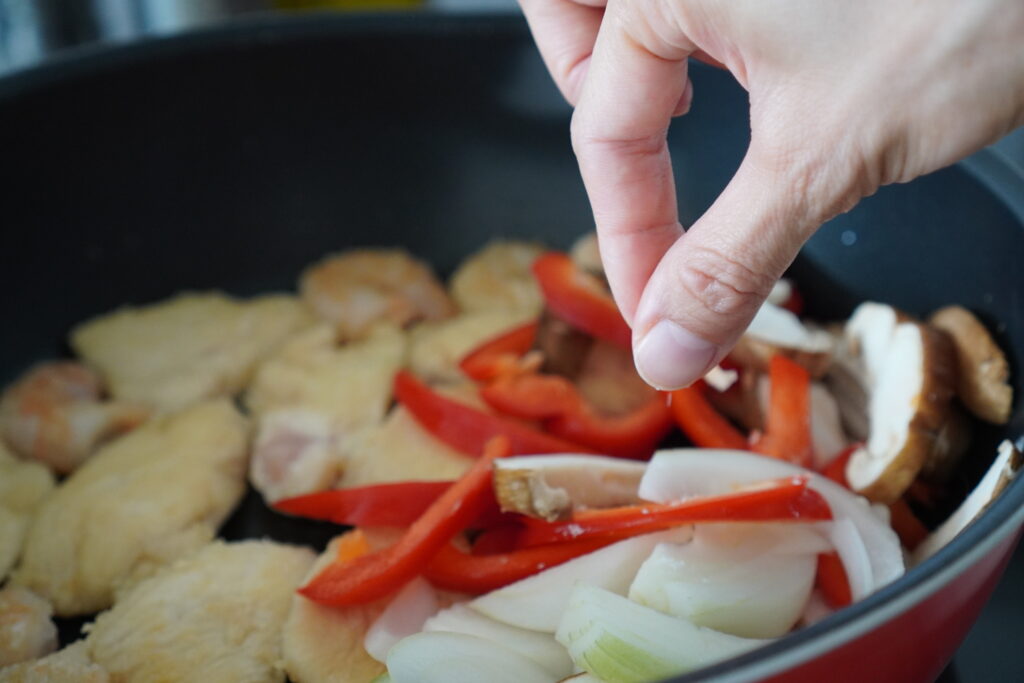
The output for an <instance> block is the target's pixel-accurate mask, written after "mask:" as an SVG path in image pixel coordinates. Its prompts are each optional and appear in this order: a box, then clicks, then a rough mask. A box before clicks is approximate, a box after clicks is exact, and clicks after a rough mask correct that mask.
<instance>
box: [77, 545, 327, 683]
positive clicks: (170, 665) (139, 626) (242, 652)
mask: <svg viewBox="0 0 1024 683" xmlns="http://www.w3.org/2000/svg"><path fill="white" fill-rule="evenodd" d="M312 563H313V553H312V552H310V551H309V550H308V549H306V548H297V547H294V546H286V545H280V544H277V543H273V542H270V541H245V542H241V543H221V542H215V543H211V544H209V545H207V546H205V547H203V548H202V549H200V550H198V551H197V552H195V553H193V554H191V555H189V556H188V557H186V558H184V559H182V560H179V561H178V562H176V563H174V564H171V565H168V566H166V567H164V568H163V569H161V570H160V571H159V572H158V573H157V574H155V575H153V576H151V577H149V578H147V579H145V580H143V581H140V582H139V583H137V584H135V585H134V586H133V587H131V588H129V589H128V590H126V591H124V592H123V593H122V594H120V595H118V599H117V603H116V604H115V605H114V607H113V609H111V610H110V611H109V612H105V613H103V614H101V615H100V616H99V617H98V618H97V619H96V622H95V623H94V624H93V625H92V628H91V629H90V631H89V636H88V638H87V639H86V645H87V646H88V649H89V654H90V655H91V657H92V659H93V661H95V662H96V663H98V664H100V665H101V666H103V667H104V668H105V669H106V670H107V671H109V672H110V675H111V677H112V678H113V679H114V680H116V681H123V682H124V683H133V682H135V681H138V682H139V683H143V682H149V681H203V683H218V682H221V681H223V682H224V683H234V682H235V681H249V682H251V683H259V682H263V681H267V682H268V683H269V682H271V681H284V671H283V670H282V668H281V657H282V652H281V630H282V627H283V626H284V621H285V618H286V617H287V614H288V606H289V604H290V603H291V600H292V594H293V592H294V590H295V588H296V587H297V586H298V585H299V581H300V580H301V579H302V577H303V576H304V575H305V574H306V572H307V571H308V570H309V567H310V565H312Z"/></svg>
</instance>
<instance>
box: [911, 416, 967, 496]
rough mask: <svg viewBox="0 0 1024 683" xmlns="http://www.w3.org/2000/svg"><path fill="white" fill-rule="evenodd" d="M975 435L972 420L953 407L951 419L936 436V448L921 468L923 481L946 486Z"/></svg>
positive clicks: (947, 420)
mask: <svg viewBox="0 0 1024 683" xmlns="http://www.w3.org/2000/svg"><path fill="white" fill-rule="evenodd" d="M973 435H974V429H973V424H972V422H971V418H970V417H968V416H967V414H966V413H965V412H964V411H963V410H962V409H961V408H959V407H957V406H956V405H953V406H951V409H950V411H949V417H947V418H946V421H945V422H943V424H942V427H940V428H939V432H938V434H936V435H935V447H934V448H932V453H931V455H930V456H929V458H928V459H927V460H926V461H925V463H924V466H923V467H922V468H921V474H920V477H921V479H924V480H926V481H927V482H928V483H930V484H944V483H946V482H948V481H949V479H950V477H951V476H952V475H953V473H954V471H955V470H956V467H957V465H959V464H960V460H961V459H962V458H963V457H964V455H965V454H966V453H967V449H968V448H970V445H971V437H972V436H973Z"/></svg>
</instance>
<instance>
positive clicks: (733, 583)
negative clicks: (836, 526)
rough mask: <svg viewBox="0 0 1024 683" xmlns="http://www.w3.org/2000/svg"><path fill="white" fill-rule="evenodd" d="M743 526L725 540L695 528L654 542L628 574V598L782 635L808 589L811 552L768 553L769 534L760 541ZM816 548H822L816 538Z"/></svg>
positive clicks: (713, 624)
mask: <svg viewBox="0 0 1024 683" xmlns="http://www.w3.org/2000/svg"><path fill="white" fill-rule="evenodd" d="M745 526H747V527H748V529H747V532H746V533H741V534H736V533H733V534H731V537H729V536H725V535H724V534H721V533H718V534H714V533H712V534H705V533H703V531H704V527H703V526H698V527H697V530H696V532H695V534H694V538H693V540H692V541H691V542H690V543H687V544H685V545H675V544H669V543H661V544H659V545H658V546H657V547H656V548H655V549H654V552H652V553H651V556H650V557H648V558H647V560H646V561H645V562H644V563H643V565H642V566H641V567H640V570H639V571H638V572H637V575H636V578H635V579H633V584H632V585H631V586H630V588H629V599H630V600H632V601H634V602H637V603H639V604H641V605H646V606H648V607H651V608H653V609H656V610H658V611H659V612H665V613H666V614H670V615H672V616H675V617H681V618H683V619H687V620H688V621H691V622H693V623H694V624H697V625H698V626H705V627H707V628H712V629H715V630H716V631H722V632H723V633H730V634H732V635H734V636H742V637H744V638H778V637H779V636H782V635H785V634H786V633H788V632H789V631H790V629H792V628H793V626H794V625H795V624H796V623H797V620H798V619H799V618H800V615H801V614H802V613H803V611H804V606H805V605H806V603H807V598H808V597H809V596H810V594H811V589H812V588H813V587H814V575H815V573H816V570H817V549H815V550H814V551H812V552H810V553H774V552H772V548H771V544H770V541H771V540H772V535H771V534H770V535H769V537H768V539H763V538H759V534H757V532H756V531H754V530H751V529H750V528H749V527H750V526H752V525H745ZM775 526H779V525H775ZM794 526H795V525H794ZM773 535H775V536H777V537H782V536H784V534H783V533H782V532H781V531H778V532H776V534H773ZM723 537H724V538H723ZM744 537H746V539H747V542H744ZM822 545H824V547H825V549H828V544H827V543H822V542H820V538H819V545H818V547H819V548H820V547H821V546H822Z"/></svg>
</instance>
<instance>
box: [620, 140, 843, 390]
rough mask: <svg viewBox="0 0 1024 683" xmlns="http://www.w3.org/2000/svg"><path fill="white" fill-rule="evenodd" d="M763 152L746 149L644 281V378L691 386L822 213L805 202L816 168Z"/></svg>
mask: <svg viewBox="0 0 1024 683" xmlns="http://www.w3.org/2000/svg"><path fill="white" fill-rule="evenodd" d="M763 158H764V157H762V156H761V155H759V154H758V153H757V151H756V149H755V147H753V146H752V147H751V148H750V150H749V151H748V154H747V156H746V158H745V159H744V161H743V163H742V164H741V165H740V168H739V169H738V170H737V172H736V175H735V176H734V177H733V179H732V181H731V182H730V183H729V185H728V186H727V187H726V189H725V190H724V191H723V192H722V194H721V195H719V197H718V199H717V200H716V201H715V203H714V204H713V205H712V206H711V208H710V209H708V211H707V212H706V213H705V214H704V215H703V216H702V217H701V218H700V220H698V221H697V222H696V223H694V224H693V226H692V227H691V228H690V229H689V230H687V231H686V232H685V233H684V234H683V235H681V236H680V237H678V239H676V241H675V242H674V243H673V244H672V246H670V247H669V248H668V249H667V250H666V251H665V253H664V254H663V256H662V258H661V260H660V262H659V263H658V265H657V266H656V267H655V269H654V271H653V273H652V274H651V276H650V278H649V279H648V281H647V283H646V285H645V287H644V290H643V293H642V295H641V297H640V302H639V304H638V306H637V312H636V316H635V318H634V321H633V349H634V356H635V360H636V366H637V370H638V371H639V372H640V375H641V376H642V377H643V378H644V379H645V380H646V381H647V382H648V383H649V384H651V385H653V386H655V387H657V388H659V389H678V388H680V387H684V386H687V385H689V384H691V383H693V382H694V381H696V380H697V379H699V378H700V377H701V376H703V375H704V373H706V372H707V371H708V370H709V369H711V368H712V367H713V366H714V365H715V364H716V363H718V362H719V361H720V360H722V358H723V357H724V356H725V355H726V354H727V353H728V352H729V350H730V349H731V348H732V347H733V345H734V344H735V343H736V341H737V340H738V339H739V337H740V335H741V334H742V333H743V331H744V330H745V329H746V327H747V325H748V324H749V323H750V321H751V319H752V318H753V317H754V314H755V313H757V310H758V308H759V307H760V306H761V304H762V303H763V302H764V300H765V298H766V297H767V296H768V293H769V292H770V291H771V288H772V285H773V284H774V283H775V281H776V280H778V278H779V277H781V276H782V274H783V272H784V271H785V270H786V268H787V267H788V266H789V264H790V263H791V262H792V261H793V259H794V258H795V257H796V254H797V252H798V251H799V250H800V247H801V246H802V245H803V243H804V242H805V241H806V240H807V239H808V238H809V237H810V236H811V234H812V233H813V232H814V230H815V229H816V228H817V227H818V225H819V224H820V222H821V220H823V219H824V218H825V216H824V215H823V214H822V212H821V211H819V210H817V207H815V206H814V205H812V204H811V203H810V200H809V198H810V197H813V196H815V195H817V192H816V191H813V190H815V189H816V188H812V187H810V184H816V183H814V182H813V181H812V182H811V183H810V184H809V183H808V181H807V179H813V178H815V177H817V176H816V174H815V173H814V172H813V170H812V169H809V168H803V169H801V168H800V167H799V166H791V167H789V168H788V169H783V168H780V166H779V165H776V164H770V163H765V162H763V161H762V159H763ZM818 196H820V195H818ZM829 208H831V207H829Z"/></svg>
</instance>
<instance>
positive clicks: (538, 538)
mask: <svg viewBox="0 0 1024 683" xmlns="http://www.w3.org/2000/svg"><path fill="white" fill-rule="evenodd" d="M827 519H832V511H831V510H830V509H829V506H828V503H827V502H825V499H824V498H822V496H821V494H819V493H818V492H817V491H815V490H814V489H811V488H808V487H807V479H806V478H804V477H792V478H789V479H782V480H779V481H776V482H773V483H772V485H771V486H770V487H768V488H757V489H749V490H744V491H738V492H736V493H727V494H724V495H721V496H704V497H701V498H692V499H690V500H684V501H680V502H676V503H644V504H641V505H630V506H626V507H617V508H606V509H600V510H579V511H576V512H574V513H573V515H572V518H571V519H569V520H566V521H560V522H545V521H543V520H539V519H534V518H530V517H524V518H523V519H522V522H523V524H524V527H525V528H524V529H523V532H522V533H521V534H520V536H519V539H518V543H519V545H520V546H521V547H528V546H534V545H543V544H546V543H559V542H562V541H567V540H583V539H588V538H607V537H614V538H624V537H627V536H636V535H638V534H646V533H650V532H652V531H660V530H662V529H669V528H672V527H676V526H682V525H684V524H694V523H697V522H779V521H795V520H799V521H818V520H827Z"/></svg>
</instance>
